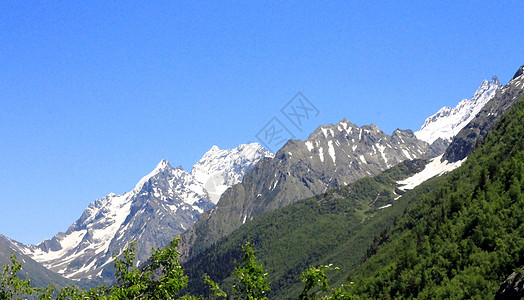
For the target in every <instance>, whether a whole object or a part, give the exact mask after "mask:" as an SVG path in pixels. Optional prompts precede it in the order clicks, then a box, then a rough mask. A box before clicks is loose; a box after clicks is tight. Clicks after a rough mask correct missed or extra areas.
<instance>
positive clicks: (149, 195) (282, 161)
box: [3, 72, 524, 283]
mask: <svg viewBox="0 0 524 300" xmlns="http://www.w3.org/2000/svg"><path fill="white" fill-rule="evenodd" d="M521 75H522V74H521ZM521 75H518V72H517V74H516V75H515V77H514V78H513V79H512V81H510V83H508V85H506V86H505V87H504V88H502V86H501V84H500V83H499V82H498V79H497V78H496V76H494V77H493V79H492V80H491V81H487V80H486V81H484V82H483V83H482V84H481V86H480V87H479V89H478V90H477V91H476V92H475V93H474V95H473V97H472V98H471V100H467V99H464V100H462V101H461V102H460V103H459V104H458V105H457V106H456V107H455V108H449V107H444V108H442V109H441V110H439V111H438V112H437V113H436V114H434V115H433V116H431V117H429V118H428V119H427V120H426V121H425V122H424V124H423V125H422V127H421V129H420V130H419V131H417V132H413V131H411V130H400V129H397V130H395V131H394V132H393V133H392V134H391V135H388V134H386V133H384V132H382V131H381V130H380V129H379V128H378V127H377V126H375V125H373V124H371V125H364V126H360V127H359V126H357V125H355V124H352V123H351V122H349V121H348V120H346V119H343V120H341V121H340V122H338V123H336V124H329V125H323V126H320V127H318V128H317V129H316V130H315V131H314V132H313V133H312V134H311V135H310V136H309V137H308V138H307V139H306V140H305V141H301V140H290V141H288V142H287V143H286V144H285V145H284V146H283V147H282V148H281V149H280V150H279V151H278V152H277V153H276V154H272V153H270V152H269V151H267V150H265V149H264V148H263V147H261V146H260V145H258V144H256V143H255V144H246V145H240V146H238V147H236V148H234V149H231V150H220V149H218V147H216V146H213V147H212V148H211V149H210V150H209V151H208V152H207V153H206V154H205V155H204V156H203V157H202V159H201V160H200V161H199V162H197V163H196V164H195V165H194V166H193V168H192V171H191V173H188V172H186V171H184V170H183V169H182V168H181V167H178V168H173V167H172V166H171V165H170V164H169V163H168V162H167V161H165V160H162V161H161V162H160V163H159V164H158V165H157V167H156V168H155V169H154V170H153V171H152V172H151V173H150V174H148V175H147V176H145V177H143V178H142V179H141V180H140V181H139V182H138V183H137V185H136V186H135V188H134V189H133V190H132V191H129V192H127V193H124V194H121V195H115V194H110V195H108V196H106V197H104V198H102V199H99V200H96V201H95V202H93V203H91V204H90V205H89V206H88V208H87V209H86V210H85V211H84V213H83V214H82V216H81V217H80V218H79V219H78V220H77V221H76V222H75V223H73V224H72V225H71V226H70V227H69V229H68V230H67V231H66V232H64V233H58V234H57V235H55V236H54V237H53V238H51V239H49V240H45V241H43V242H41V243H39V244H36V245H23V244H21V243H18V242H16V241H13V240H10V239H7V238H5V239H3V240H4V241H5V243H6V244H8V245H9V247H10V248H9V249H11V250H12V249H14V250H16V251H17V252H18V253H21V254H22V255H25V256H27V257H28V258H30V259H32V260H34V261H36V262H38V263H41V264H42V265H43V266H45V268H47V269H49V270H51V271H53V272H55V273H57V274H60V275H61V276H63V277H66V278H68V279H74V280H77V281H79V280H87V281H93V280H95V281H104V282H108V283H110V282H112V280H114V277H113V276H114V275H113V274H114V269H113V266H112V264H111V263H112V261H113V259H114V258H113V255H118V254H120V253H121V252H122V250H123V249H124V247H125V246H126V245H127V244H128V243H129V242H131V241H133V240H136V241H137V246H138V253H137V261H138V263H141V262H145V261H146V260H147V259H148V257H149V255H150V253H151V249H152V248H158V247H164V246H165V245H166V244H167V243H168V242H169V241H170V240H171V239H172V238H173V237H174V236H177V235H181V244H180V248H179V250H180V251H181V252H182V259H183V261H185V262H188V261H191V259H194V258H195V257H199V256H201V255H205V253H207V252H206V251H209V250H208V249H211V248H210V247H211V246H213V245H215V244H216V243H217V242H219V241H221V240H222V239H223V238H225V237H227V236H229V235H230V234H231V233H233V232H235V230H237V229H238V228H240V227H241V226H242V225H243V224H245V223H249V222H250V221H252V220H254V219H255V218H257V217H258V216H261V215H263V214H265V213H268V212H271V211H275V210H278V209H281V208H283V207H287V206H289V205H292V204H294V203H297V202H298V201H300V200H302V199H307V198H310V197H313V196H316V195H321V194H323V193H325V192H327V191H329V190H331V189H333V188H338V187H345V186H348V187H349V186H353V184H354V183H355V182H357V181H358V180H359V179H362V178H365V177H369V176H377V175H379V174H381V173H382V172H384V171H386V170H388V169H390V168H392V167H395V166H398V165H399V164H400V163H402V162H409V161H418V162H429V164H428V165H427V166H421V165H420V163H418V168H419V169H417V170H416V172H413V170H411V173H403V176H401V177H398V178H397V177H395V178H396V180H397V181H395V184H394V185H393V188H392V190H391V191H392V193H393V194H389V195H390V196H392V197H388V199H386V200H384V199H380V197H378V198H376V199H374V202H373V201H372V203H371V202H370V203H371V204H369V203H368V205H370V207H372V209H383V208H387V207H390V206H391V205H394V200H395V199H398V198H399V197H401V195H402V194H403V193H405V191H406V190H409V189H413V188H414V187H415V186H417V185H418V184H420V183H422V182H423V181H425V180H427V179H429V178H431V177H434V176H436V175H440V174H443V173H446V172H449V171H451V170H452V169H454V168H456V167H458V166H459V165H460V164H461V163H462V162H463V161H464V159H465V158H466V157H467V155H469V153H471V151H472V150H473V149H474V147H475V144H476V142H477V139H479V138H480V139H481V138H482V137H483V136H484V135H485V134H486V133H487V132H488V131H489V130H490V129H491V128H492V126H493V124H494V123H495V122H496V121H497V120H498V118H499V117H500V116H501V115H502V114H503V113H504V112H505V111H507V110H508V109H509V108H510V107H511V106H512V105H514V103H515V102H516V99H518V98H519V97H520V96H521V95H522V90H523V88H524V86H523V85H524V82H523V79H522V76H521ZM509 96H511V97H509ZM510 98H511V99H512V100H507V99H510ZM491 99H494V100H493V101H490V100H491ZM497 99H502V100H501V101H496V100H497ZM479 115H480V116H479ZM475 122H477V123H478V124H480V123H482V124H484V123H486V122H488V123H490V124H491V125H486V127H481V128H480V129H479V126H473V125H468V124H475ZM468 126H469V127H468ZM472 131H475V133H476V137H475V138H472V137H471V136H472V135H471V133H468V132H472ZM465 137H467V139H466V138H465ZM448 146H449V147H448ZM450 149H451V150H450ZM457 149H458V150H457ZM459 152H460V153H462V154H458V153H459ZM418 159H423V160H418ZM426 159H431V161H426ZM424 172H425V173H424ZM421 174H422V175H421ZM408 175H409V176H408ZM417 176H418V177H417ZM5 251H7V250H5ZM193 261H194V260H193Z"/></svg>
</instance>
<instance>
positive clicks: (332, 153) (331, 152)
mask: <svg viewBox="0 0 524 300" xmlns="http://www.w3.org/2000/svg"><path fill="white" fill-rule="evenodd" d="M328 153H329V156H331V159H332V160H333V163H334V164H336V163H337V157H336V155H335V148H334V147H333V141H329V142H328Z"/></svg>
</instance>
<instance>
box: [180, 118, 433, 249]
mask: <svg viewBox="0 0 524 300" xmlns="http://www.w3.org/2000/svg"><path fill="white" fill-rule="evenodd" d="M442 151H443V149H434V148H432V147H430V146H429V144H427V143H426V142H423V141H419V140H418V139H417V138H416V137H415V135H414V134H413V132H412V131H411V130H398V129H397V130H395V132H393V134H392V135H391V136H389V135H387V134H385V133H384V132H382V131H381V130H380V129H378V128H377V127H376V126H375V125H366V126H362V127H358V126H356V125H354V124H351V123H350V122H348V121H347V120H345V119H344V120H342V121H341V122H339V123H338V124H335V125H332V124H331V125H325V126H320V127H319V128H318V129H317V130H315V132H313V133H312V134H311V135H310V136H309V137H308V139H307V140H306V141H300V140H291V141H288V142H287V143H286V144H285V145H284V147H282V149H280V150H279V151H278V152H277V153H276V155H275V157H274V158H272V159H269V158H265V159H262V160H261V161H260V162H259V163H258V164H257V165H256V166H255V167H254V168H253V169H252V170H251V171H250V172H248V173H247V174H246V175H245V176H244V180H243V181H242V183H241V184H238V185H235V186H233V187H232V188H230V189H228V190H227V191H226V192H225V193H224V194H223V195H222V197H221V198H220V201H219V202H218V203H217V206H216V208H214V209H213V210H211V211H210V212H209V213H205V214H203V215H202V217H201V219H200V221H199V222H197V223H196V224H195V226H194V227H192V228H191V229H189V230H188V231H186V232H185V233H184V234H183V235H182V239H181V245H180V250H181V252H182V255H183V259H188V258H189V257H190V256H192V255H195V254H197V253H199V252H200V251H203V250H204V249H205V248H207V247H208V246H210V245H212V244H213V243H214V242H216V241H217V240H219V239H220V238H221V237H223V236H226V235H227V234H229V233H230V232H232V231H233V230H234V229H236V228H238V227H239V226H240V225H242V224H243V223H245V222H246V221H249V220H251V219H253V218H254V217H256V216H258V215H260V214H262V213H264V212H267V211H271V210H274V209H278V208H281V207H284V206H287V205H289V204H291V203H294V202H296V201H298V200H301V199H305V198H308V197H311V196H314V195H317V194H320V193H323V192H325V191H326V190H327V189H329V188H331V187H335V186H339V185H346V184H349V183H351V182H354V181H355V180H357V179H359V178H362V177H364V176H370V175H376V174H378V173H380V172H382V171H384V170H385V169H387V168H389V167H391V166H394V165H396V164H398V163H400V162H402V161H404V160H411V159H415V158H430V157H434V156H437V155H439V154H441V153H442Z"/></svg>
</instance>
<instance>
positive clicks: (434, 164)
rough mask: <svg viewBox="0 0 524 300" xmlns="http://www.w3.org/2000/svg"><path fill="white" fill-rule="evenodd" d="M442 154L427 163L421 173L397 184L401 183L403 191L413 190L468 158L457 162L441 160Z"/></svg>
mask: <svg viewBox="0 0 524 300" xmlns="http://www.w3.org/2000/svg"><path fill="white" fill-rule="evenodd" d="M441 158H442V155H440V156H437V157H435V158H433V159H431V161H430V162H429V163H428V164H427V165H426V167H425V168H424V170H422V171H420V172H419V173H417V174H415V175H413V176H411V177H409V178H406V179H404V180H401V181H398V182H397V184H399V185H400V186H399V189H401V190H403V191H407V190H411V189H413V188H415V187H416V186H418V185H419V184H421V183H422V182H424V181H426V180H428V179H430V178H433V177H435V176H440V175H442V174H444V173H447V172H450V171H452V170H454V169H456V168H458V167H460V165H462V163H463V162H464V161H465V160H466V159H467V158H465V159H463V160H461V161H458V162H455V163H449V162H448V161H447V160H445V161H443V162H441V161H440V160H441Z"/></svg>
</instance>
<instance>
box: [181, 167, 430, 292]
mask: <svg viewBox="0 0 524 300" xmlns="http://www.w3.org/2000/svg"><path fill="white" fill-rule="evenodd" d="M426 162H427V161H426V160H414V161H405V162H403V163H401V164H399V165H397V166H395V167H393V168H391V169H388V170H386V171H385V172H383V173H381V174H379V175H377V176H376V177H373V178H371V177H365V178H362V179H359V180H357V181H356V182H354V183H351V184H348V185H346V186H340V187H336V188H332V189H330V190H329V191H328V192H326V193H324V194H321V195H319V196H316V197H314V198H309V199H306V200H301V201H298V202H296V203H293V204H291V205H289V206H286V207H284V208H281V209H277V210H275V211H272V212H268V213H265V214H262V215H260V216H258V217H256V218H255V219H253V220H252V221H250V222H247V223H246V224H244V225H242V226H241V227H239V228H238V229H236V230H234V231H233V232H232V233H231V234H230V235H228V236H227V237H225V238H223V239H221V240H220V241H219V242H217V243H216V244H214V245H213V246H211V247H209V248H208V249H206V250H205V251H203V252H202V253H200V254H198V255H196V256H195V257H193V258H192V259H190V260H189V261H188V262H186V263H185V264H184V265H183V267H184V270H185V272H186V274H188V276H189V278H190V281H189V291H190V292H192V293H195V294H196V293H202V291H206V288H205V286H204V284H203V282H202V276H203V274H204V273H207V274H208V275H209V276H211V277H212V278H213V279H214V280H217V281H219V282H221V283H223V284H225V285H227V284H228V282H230V279H231V278H230V275H231V271H232V270H233V269H234V267H235V263H234V261H235V260H236V261H240V260H241V258H242V249H241V245H243V244H244V243H245V242H246V241H250V242H251V245H252V246H253V247H254V248H255V250H256V253H257V259H258V261H260V262H261V263H262V264H263V265H264V270H265V271H266V272H268V274H269V280H270V282H271V291H270V294H269V296H270V298H271V299H288V298H296V296H297V295H298V294H299V290H300V289H301V288H302V287H303V284H302V283H301V282H300V273H301V272H303V271H304V270H305V269H306V268H308V267H309V266H311V265H319V264H328V263H335V264H336V265H337V266H338V267H341V268H342V270H344V271H348V270H350V269H351V268H354V267H355V266H357V265H359V264H360V263H361V262H362V261H363V259H364V258H365V257H366V255H367V250H368V248H369V247H370V246H371V245H372V243H373V241H374V239H375V238H378V237H379V235H380V233H381V232H382V231H383V229H384V228H386V227H387V226H388V225H391V224H393V222H394V220H395V217H400V216H401V214H402V212H403V210H404V209H405V207H406V205H407V204H408V203H410V201H408V200H405V199H403V198H401V199H403V200H402V201H401V200H398V201H401V202H398V201H397V202H395V203H394V205H393V207H391V208H388V207H389V206H391V204H393V202H394V199H396V198H398V197H399V196H398V195H397V193H396V192H399V190H398V189H397V186H398V184H397V183H396V182H397V181H399V180H401V179H405V178H407V177H408V176H410V175H412V174H415V173H417V172H419V171H421V170H422V169H423V168H424V166H425V164H426ZM412 198H414V197H412ZM386 208H387V209H386ZM344 274H345V273H342V272H340V273H338V275H339V277H338V278H336V279H337V280H339V281H343V279H344V278H345V275H344ZM229 288H230V286H229Z"/></svg>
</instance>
